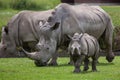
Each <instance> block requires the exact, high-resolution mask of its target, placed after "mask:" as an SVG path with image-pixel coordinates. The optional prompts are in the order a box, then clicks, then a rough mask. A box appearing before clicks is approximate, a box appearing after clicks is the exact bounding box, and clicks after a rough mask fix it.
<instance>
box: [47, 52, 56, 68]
mask: <svg viewBox="0 0 120 80" xmlns="http://www.w3.org/2000/svg"><path fill="white" fill-rule="evenodd" d="M57 58H58V53H55V54H54V55H52V59H51V61H50V63H49V65H51V66H57V65H58V64H57Z"/></svg>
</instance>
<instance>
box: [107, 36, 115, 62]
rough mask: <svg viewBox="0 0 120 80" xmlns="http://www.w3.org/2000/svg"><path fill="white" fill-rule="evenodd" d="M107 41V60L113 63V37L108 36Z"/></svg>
mask: <svg viewBox="0 0 120 80" xmlns="http://www.w3.org/2000/svg"><path fill="white" fill-rule="evenodd" d="M111 36H112V35H111ZM105 41H106V44H107V45H106V46H107V51H106V52H107V55H106V59H107V61H108V62H112V61H113V59H114V57H115V55H114V53H113V52H112V37H110V36H106V39H105Z"/></svg>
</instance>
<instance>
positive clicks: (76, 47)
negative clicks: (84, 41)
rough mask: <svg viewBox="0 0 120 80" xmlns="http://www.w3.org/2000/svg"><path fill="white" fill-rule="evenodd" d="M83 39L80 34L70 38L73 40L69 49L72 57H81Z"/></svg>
mask: <svg viewBox="0 0 120 80" xmlns="http://www.w3.org/2000/svg"><path fill="white" fill-rule="evenodd" d="M81 37H82V34H80V35H79V33H75V34H74V36H73V37H70V36H69V38H70V39H71V41H70V43H69V47H68V52H69V53H70V55H81V44H80V39H81Z"/></svg>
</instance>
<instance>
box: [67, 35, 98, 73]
mask: <svg viewBox="0 0 120 80" xmlns="http://www.w3.org/2000/svg"><path fill="white" fill-rule="evenodd" d="M70 39H71V41H70V43H69V47H68V53H69V54H70V58H71V60H72V61H73V63H74V67H75V69H74V72H75V73H78V72H80V71H81V70H80V66H81V64H82V62H83V61H84V71H87V70H88V69H89V67H88V64H89V59H88V58H89V57H91V58H92V71H97V69H96V63H97V60H98V58H99V56H100V54H99V53H100V48H99V44H98V41H97V39H96V38H94V37H93V36H90V35H88V34H87V33H84V34H83V33H81V34H79V33H75V34H74V35H73V37H70Z"/></svg>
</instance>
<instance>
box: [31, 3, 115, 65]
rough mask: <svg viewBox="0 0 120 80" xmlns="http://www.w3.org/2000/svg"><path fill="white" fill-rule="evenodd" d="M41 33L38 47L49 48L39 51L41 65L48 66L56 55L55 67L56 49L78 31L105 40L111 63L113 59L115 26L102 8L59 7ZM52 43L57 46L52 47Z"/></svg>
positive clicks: (108, 58) (85, 6)
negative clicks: (66, 36) (51, 57)
mask: <svg viewBox="0 0 120 80" xmlns="http://www.w3.org/2000/svg"><path fill="white" fill-rule="evenodd" d="M40 30H41V32H42V34H43V35H42V38H41V39H40V40H39V43H38V48H40V49H43V48H44V49H45V48H46V49H45V50H46V51H43V50H42V51H43V52H42V51H40V53H39V55H42V56H41V57H39V58H38V59H37V60H38V63H46V62H47V61H48V60H49V59H50V56H51V55H53V59H52V61H51V62H52V64H53V65H54V64H56V63H57V62H56V59H57V58H56V56H55V55H56V53H55V52H56V50H55V49H57V48H58V47H59V46H60V45H61V44H62V42H65V41H66V39H65V37H64V36H65V35H71V36H72V35H73V34H74V33H75V32H78V33H88V34H90V35H92V36H94V37H95V38H97V39H100V38H102V39H104V41H105V43H106V49H107V55H106V59H107V60H108V61H109V62H112V60H113V59H114V54H113V53H112V35H113V24H112V21H111V19H110V17H109V15H108V14H107V13H106V12H105V11H104V10H103V9H101V8H100V7H99V6H88V5H73V6H72V5H69V4H65V3H62V4H59V5H58V6H57V7H56V8H55V9H54V11H53V12H52V16H50V17H49V19H48V21H47V22H46V23H45V24H44V25H43V26H41V28H40ZM52 41H54V44H56V45H54V44H53V45H52V44H51V43H52ZM52 49H53V50H52ZM53 52H54V53H53ZM44 53H45V54H49V57H46V55H44ZM33 55H34V56H35V55H37V54H33ZM33 55H32V56H33ZM33 59H36V58H33ZM43 60H44V62H42V61H43ZM45 60H46V61H45Z"/></svg>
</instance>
